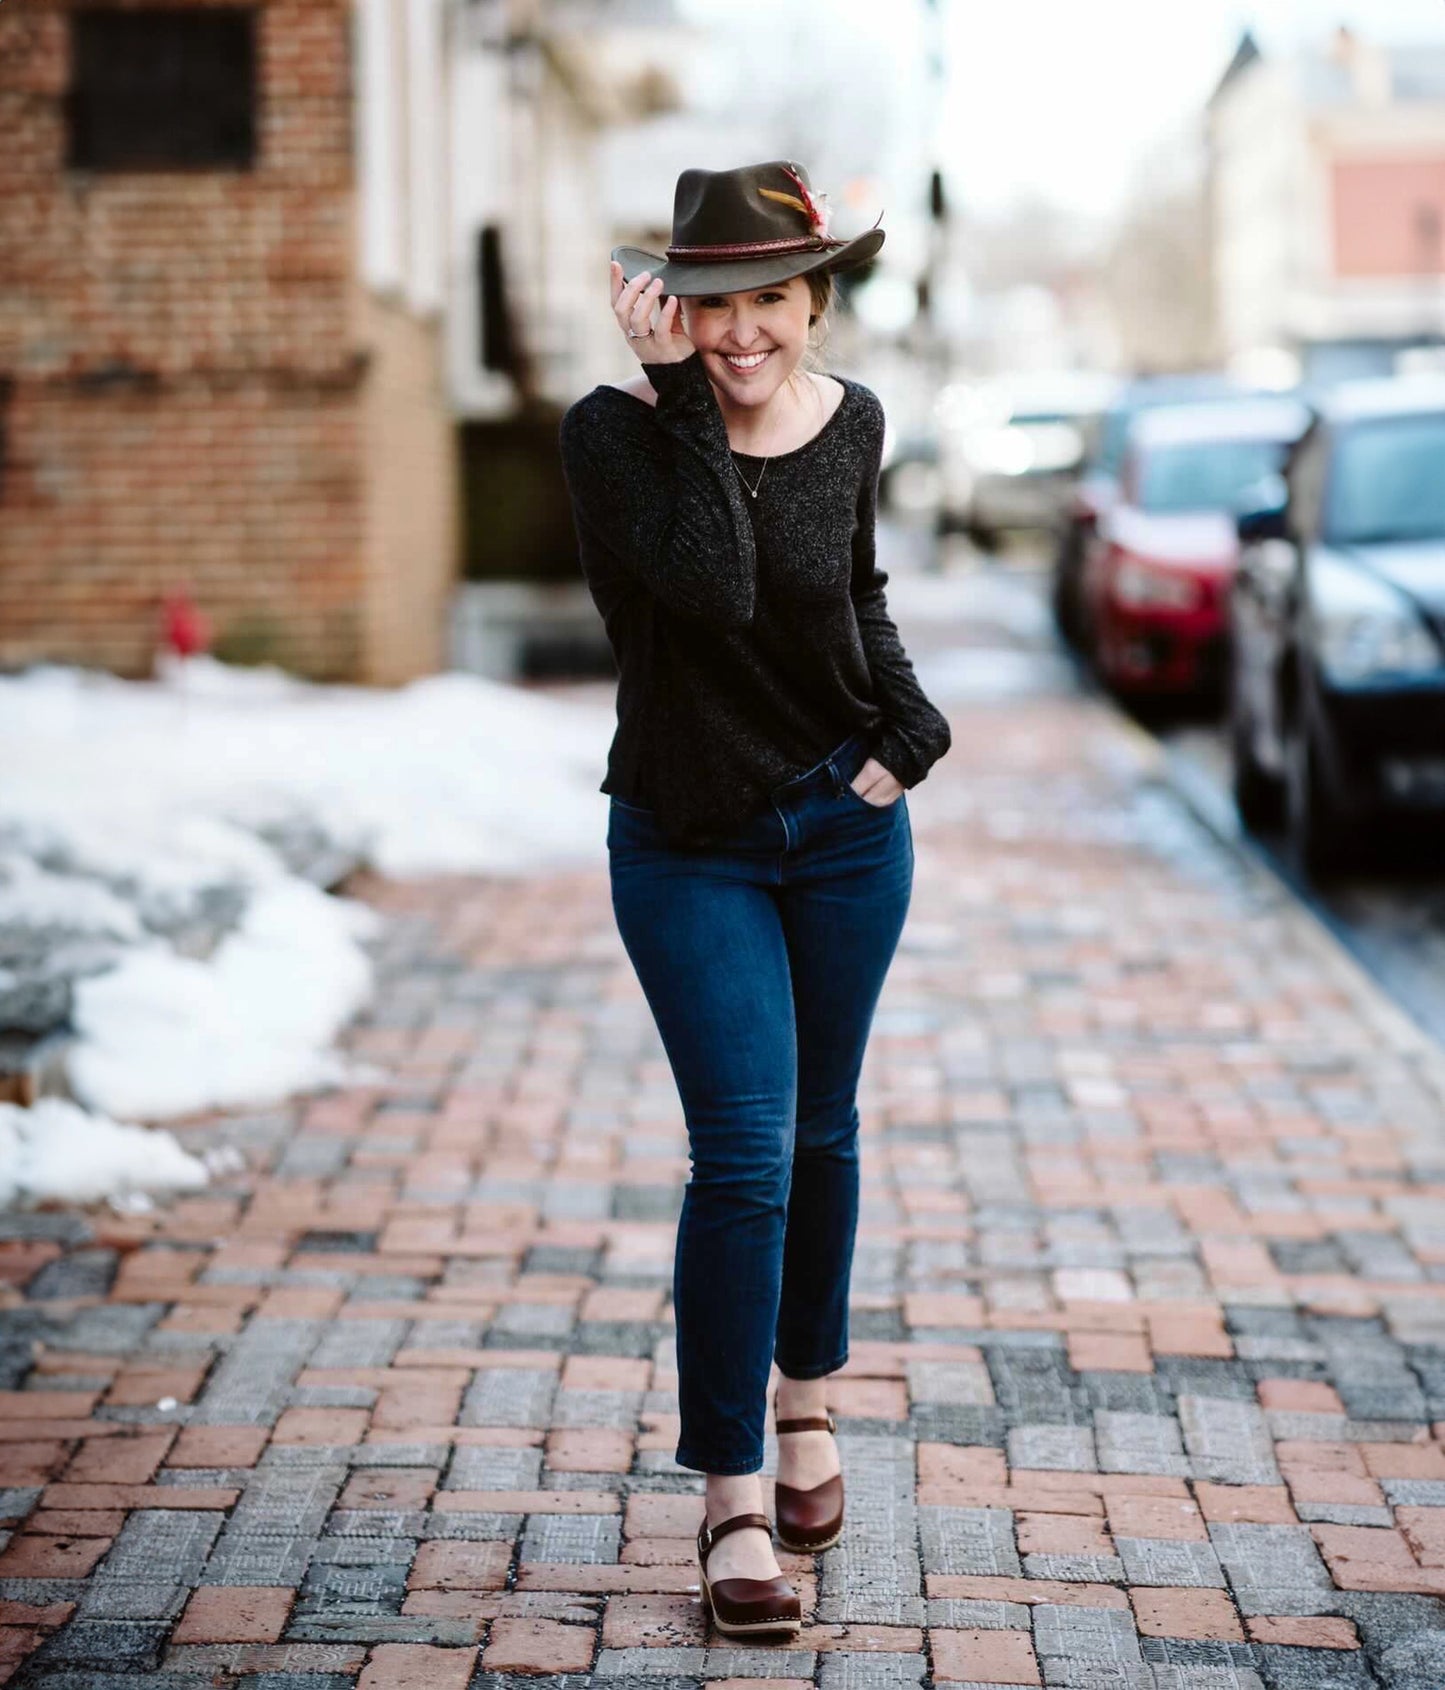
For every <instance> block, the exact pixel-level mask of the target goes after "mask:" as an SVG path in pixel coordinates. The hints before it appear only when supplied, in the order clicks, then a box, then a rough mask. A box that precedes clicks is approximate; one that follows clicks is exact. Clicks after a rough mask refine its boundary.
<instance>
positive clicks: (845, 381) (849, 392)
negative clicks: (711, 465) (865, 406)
mask: <svg viewBox="0 0 1445 1690" xmlns="http://www.w3.org/2000/svg"><path fill="white" fill-rule="evenodd" d="M829 373H830V377H831V379H832V380H833V381H836V382H841V383H842V387H843V397H842V398H841V399H840V400H839V401H838V403H837V404H836V405H835V406H834V407H833V414H832V416H830V417H829V418H828V420H827V421H826V422H825V423H824V424H823V426H822V427H821V428H820V429H819V430H818V432H817V433H816V434H814V435H812V436H811V437H810V438H809V439H807V440H805V441H804V442H803V444H802V445H801V446H794V447H793V449H792V451H790V452H773V453H771V454H770V455H769V457H768V459H767V460H766V461H767V462H770V463H782V462H784V461H785V460H786V459H788V458H796V457H799V456H801V454H802V453H804V452H806V451H808V450H810V449H811V448H812V447H814V446H816V445H817V443H818V442H819V441H820V440H821V439H822V438H823V436H824V435H825V434H826V433H827V432H828V430H829V429H830V428H832V426H833V424H834V423H836V422H837V420H838V418H839V417H841V416H842V414H843V413H844V411H846V410H847V409H848V407H849V405H851V404H852V402H853V383H852V381H851V380H850V379H849V378H848V377H847V376H840V375H833V374H832V372H829ZM608 385H609V386H610V385H611V384H610V383H609V384H608ZM613 392H614V393H620V394H621V395H622V397H623V398H624V399H630V400H631V401H632V402H633V404H634V405H644V406H646V407H647V409H648V410H649V411H651V410H652V409H654V407H653V406H652V405H650V404H648V402H647V400H646V399H639V398H638V397H637V395H636V394H635V393H628V392H627V391H626V389H625V388H621V387H614V388H613ZM728 450H729V451H730V452H731V453H732V455H733V456H734V457H735V458H742V459H743V460H744V461H745V462H747V463H751V464H760V463H762V462H764V459H763V458H762V456H761V455H760V454H759V453H757V452H739V451H738V450H737V449H736V448H735V447H732V446H729V447H728Z"/></svg>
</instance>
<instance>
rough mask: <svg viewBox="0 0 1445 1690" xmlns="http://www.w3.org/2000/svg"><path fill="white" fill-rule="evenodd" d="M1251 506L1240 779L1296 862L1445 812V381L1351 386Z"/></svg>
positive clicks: (1345, 849)
mask: <svg viewBox="0 0 1445 1690" xmlns="http://www.w3.org/2000/svg"><path fill="white" fill-rule="evenodd" d="M1314 410H1315V418H1314V421H1313V422H1312V424H1311V426H1310V428H1309V431H1308V433H1306V435H1305V436H1304V438H1303V439H1302V440H1301V441H1300V442H1299V444H1298V446H1297V447H1296V448H1295V450H1294V451H1293V453H1292V454H1291V456H1290V459H1289V463H1288V466H1287V468H1286V471H1285V474H1284V476H1283V478H1282V479H1280V480H1279V481H1277V482H1275V483H1273V484H1267V485H1266V486H1265V487H1264V488H1262V489H1260V490H1259V493H1258V495H1257V497H1256V499H1255V500H1254V508H1252V509H1250V510H1246V511H1244V512H1242V513H1241V514H1240V515H1239V517H1238V522H1237V530H1238V534H1239V537H1240V542H1241V547H1242V552H1241V561H1240V568H1239V571H1238V574H1237V576H1236V579H1235V582H1234V585H1233V590H1232V592H1231V595H1230V613H1231V618H1232V622H1233V628H1234V652H1235V657H1234V663H1233V665H1232V668H1231V681H1230V687H1229V719H1230V736H1231V740H1232V742H1233V751H1234V790H1235V796H1236V798H1237V800H1238V804H1239V810H1240V814H1241V817H1242V818H1243V819H1244V821H1245V822H1246V823H1247V824H1248V825H1249V826H1251V827H1256V828H1260V827H1265V826H1268V825H1272V824H1274V823H1276V822H1278V821H1279V820H1281V819H1283V820H1285V821H1286V822H1287V825H1288V833H1289V839H1290V842H1291V845H1292V848H1293V851H1294V853H1295V855H1296V858H1297V860H1298V862H1299V864H1300V866H1301V867H1303V868H1304V869H1305V870H1306V871H1307V872H1310V873H1321V872H1325V871H1328V870H1330V869H1338V868H1342V867H1344V866H1346V865H1347V864H1348V863H1349V861H1350V860H1351V858H1352V857H1353V856H1354V855H1355V854H1356V852H1357V850H1358V848H1359V846H1360V845H1361V844H1362V843H1363V842H1364V840H1365V838H1366V837H1367V834H1368V833H1369V831H1370V829H1371V828H1372V826H1377V825H1379V824H1381V823H1383V822H1385V821H1386V820H1387V819H1398V818H1401V817H1406V816H1410V815H1416V816H1421V815H1426V814H1429V813H1432V812H1433V813H1434V814H1436V815H1437V816H1445V376H1441V375H1419V376H1407V377H1400V378H1395V379H1389V378H1384V379H1375V380H1368V381H1366V380H1362V381H1356V382H1348V383H1341V384H1340V385H1339V386H1338V387H1336V388H1334V389H1332V390H1331V391H1329V392H1328V393H1326V394H1323V395H1321V396H1319V397H1318V398H1317V399H1316V400H1315V403H1314Z"/></svg>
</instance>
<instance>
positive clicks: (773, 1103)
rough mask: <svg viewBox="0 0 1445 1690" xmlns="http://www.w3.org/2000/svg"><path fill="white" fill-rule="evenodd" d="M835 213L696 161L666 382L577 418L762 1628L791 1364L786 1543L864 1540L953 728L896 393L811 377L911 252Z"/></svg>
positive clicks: (578, 470)
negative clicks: (918, 646) (878, 1190)
mask: <svg viewBox="0 0 1445 1690" xmlns="http://www.w3.org/2000/svg"><path fill="white" fill-rule="evenodd" d="M825 202H826V196H824V195H815V194H813V192H812V189H811V185H810V183H809V181H808V176H807V172H806V171H805V170H804V169H803V168H802V166H801V165H798V164H795V163H792V162H789V161H783V160H772V161H769V162H767V163H764V164H757V165H749V166H745V167H742V168H740V169H736V170H722V171H706V170H685V171H683V173H682V175H681V176H680V177H679V178H678V181H677V189H676V195H675V200H674V208H673V229H672V245H671V246H669V247H668V249H667V256H666V259H663V258H660V257H657V256H655V255H653V254H651V253H648V252H643V251H640V250H638V249H636V248H631V247H619V248H617V249H616V250H615V251H614V253H613V255H612V257H613V263H612V266H611V273H612V307H613V311H614V313H615V315H616V318H617V322H618V326H619V328H620V329H621V330H622V332H623V333H625V334H626V336H627V340H628V344H629V346H631V347H632V348H633V349H634V351H635V352H636V355H637V357H638V359H639V360H640V361H641V364H642V371H641V373H640V374H639V375H638V376H635V377H634V378H633V379H632V380H631V381H629V382H626V383H623V384H621V385H620V386H613V385H611V384H603V385H600V386H598V387H596V388H594V389H593V390H592V392H591V393H589V394H587V395H585V396H584V397H583V398H581V399H579V400H578V401H577V402H576V403H575V404H574V405H573V406H572V407H571V409H570V410H569V411H568V412H567V414H566V415H565V416H564V417H563V419H562V423H561V430H560V440H561V447H562V457H563V465H564V469H565V472H566V477H567V485H568V490H569V493H570V495H571V499H572V507H573V515H574V519H575V522H576V527H577V533H578V538H579V543H580V549H581V561H582V568H583V571H584V573H585V575H586V577H587V581H588V584H589V586H590V588H591V591H592V594H593V597H594V598H595V600H596V602H597V605H598V608H599V610H600V611H601V613H602V616H603V619H604V621H605V623H606V627H607V633H608V637H609V639H610V640H611V642H612V646H613V650H614V652H615V654H616V657H617V662H618V667H619V671H620V675H619V682H618V695H617V712H618V726H617V733H616V736H615V738H614V740H613V743H612V748H611V751H610V753H609V756H608V768H607V775H606V778H605V779H604V780H603V782H602V785H601V790H602V791H603V792H606V793H608V794H610V796H611V810H610V816H609V821H608V833H607V844H608V852H609V864H610V874H611V888H612V905H613V910H614V913H615V916H616V919H617V924H618V929H619V932H620V934H621V937H622V941H623V944H624V947H625V948H626V950H627V952H628V956H629V959H630V960H631V962H632V964H633V966H634V968H635V970H636V972H637V975H638V979H639V982H640V984H641V986H642V989H643V992H644V995H645V996H646V998H647V1001H648V1005H649V1008H650V1009H651V1011H652V1013H653V1016H654V1018H655V1020H656V1022H657V1027H658V1031H659V1033H660V1035H661V1038H662V1041H663V1045H664V1048H665V1050H666V1052H667V1056H668V1060H669V1063H670V1065H671V1068H672V1071H673V1074H674V1077H675V1079H676V1081H677V1086H678V1091H679V1094H680V1096H681V1099H682V1104H683V1111H684V1115H685V1117H686V1121H687V1130H688V1138H689V1147H690V1155H691V1165H692V1174H691V1179H690V1180H689V1183H688V1185H687V1187H686V1190H685V1192H684V1195H683V1204H682V1213H681V1217H680V1219H679V1222H678V1229H677V1252H676V1260H675V1266H674V1277H673V1305H674V1311H675V1315H676V1320H677V1358H678V1402H679V1411H680V1417H681V1434H680V1437H679V1440H678V1444H677V1450H676V1460H677V1461H678V1463H679V1464H680V1465H681V1466H684V1467H691V1468H696V1469H699V1470H701V1471H702V1472H703V1473H704V1474H705V1475H706V1481H705V1487H706V1506H705V1511H704V1520H703V1524H702V1527H701V1529H700V1531H699V1534H698V1565H699V1572H700V1574H701V1584H702V1592H703V1600H704V1602H705V1603H707V1604H708V1606H709V1607H710V1609H711V1611H712V1614H713V1618H714V1620H715V1622H716V1625H717V1627H718V1630H719V1631H721V1632H723V1633H725V1634H727V1635H732V1636H750V1635H752V1634H754V1633H759V1632H764V1633H766V1632H776V1633H785V1634H789V1635H791V1634H796V1632H797V1631H798V1629H799V1626H800V1623H801V1608H800V1604H799V1600H798V1596H797V1594H796V1592H795V1591H794V1590H793V1587H792V1585H791V1584H790V1583H789V1582H788V1580H787V1579H786V1578H784V1577H783V1576H782V1574H781V1572H780V1571H779V1568H778V1563H777V1560H776V1557H775V1555H774V1552H773V1545H772V1528H771V1524H770V1522H769V1519H768V1516H767V1515H766V1514H765V1513H763V1512H762V1483H761V1478H760V1469H761V1467H762V1462H763V1443H764V1422H765V1412H766V1393H767V1385H768V1378H769V1373H770V1369H771V1364H772V1363H773V1362H774V1361H776V1362H777V1364H778V1368H779V1381H778V1388H777V1395H776V1398H775V1411H776V1413H777V1414H779V1415H781V1416H782V1418H780V1419H778V1420H777V1422H776V1429H777V1433H778V1471H777V1479H776V1484H775V1490H774V1497H775V1503H776V1507H777V1514H778V1520H777V1535H778V1539H779V1541H780V1542H781V1543H782V1544H783V1545H784V1546H785V1547H786V1548H790V1549H800V1550H817V1549H825V1548H827V1547H829V1545H831V1544H833V1543H836V1542H837V1540H838V1537H839V1536H840V1534H841V1532H842V1527H843V1480H842V1472H841V1467H840V1464H839V1459H838V1452H837V1448H836V1445H835V1444H834V1442H833V1437H832V1433H833V1431H834V1422H833V1418H832V1416H831V1415H830V1414H828V1413H827V1410H826V1380H827V1375H828V1374H830V1373H832V1372H835V1371H836V1370H837V1369H838V1368H840V1367H841V1366H842V1365H843V1364H844V1362H845V1361H846V1360H847V1357H848V1282H849V1275H850V1271H851V1266H852V1256H853V1242H854V1234H855V1231H856V1227H857V1217H858V1110H857V1104H856V1091H857V1084H858V1077H859V1072H860V1070H861V1067H862V1062H863V1053H864V1047H865V1045H866V1042H867V1037H868V1029H869V1026H870V1024H871V1022H872V1018H873V1012H874V1008H875V1006H876V1004H877V1001H878V997H879V994H880V992H881V990H882V986H883V980H884V976H885V974H886V972H887V969H888V966H889V964H890V962H891V960H892V957H893V952H894V948H895V946H896V944H897V941H898V937H899V934H900V932H901V930H902V927H903V922H904V917H905V916H906V914H907V910H908V902H909V897H910V894H911V890H912V881H913V838H912V831H911V828H910V826H909V818H908V811H907V806H906V801H905V798H904V791H905V788H907V787H911V786H915V785H916V784H917V783H918V782H919V781H920V780H922V779H923V777H924V776H925V774H926V773H927V772H928V769H929V768H930V766H931V765H932V764H933V763H935V762H936V761H937V760H938V758H940V757H941V756H942V755H943V754H944V753H945V752H946V751H947V750H948V748H949V728H948V723H947V721H946V720H945V719H944V717H943V716H942V715H941V714H940V713H939V712H938V711H937V710H936V709H935V708H934V707H933V705H932V704H930V703H929V701H928V700H927V699H926V698H925V697H924V695H923V693H922V692H921V691H920V690H919V687H918V683H917V680H916V678H915V676H914V673H913V667H912V665H911V663H910V662H909V660H908V658H907V656H906V655H905V654H904V651H903V647H902V645H901V643H900V641H899V638H898V633H897V630H896V629H895V627H894V626H893V623H892V621H891V619H890V617H889V615H888V610H887V606H886V604H885V601H884V596H883V586H884V583H885V582H886V581H887V579H888V577H887V575H886V574H885V573H884V572H883V571H882V570H881V569H879V568H877V567H876V564H875V561H874V518H875V511H876V503H877V487H878V470H879V463H880V459H881V454H882V444H883V411H882V407H881V406H880V404H879V402H878V399H877V398H876V396H875V395H874V394H873V393H872V392H871V390H870V389H868V388H867V387H865V386H863V384H862V383H861V382H857V381H852V380H849V379H846V378H841V377H833V376H827V375H823V374H821V373H819V372H817V371H815V370H812V369H809V368H808V367H807V366H808V362H809V353H810V344H809V330H810V328H812V327H814V326H815V325H816V324H818V323H819V322H820V321H821V320H822V318H823V315H824V312H825V310H826V307H827V305H828V302H829V298H830V291H831V287H832V282H831V273H832V272H833V271H835V270H841V269H845V268H848V267H851V266H853V265H856V264H860V263H862V262H864V261H865V260H866V259H868V258H870V257H871V256H872V255H873V254H874V253H875V252H876V251H877V250H878V248H879V246H881V245H882V242H883V231H882V230H881V229H878V228H877V227H876V225H875V227H874V228H872V229H870V230H868V231H866V232H865V233H863V234H862V235H860V236H857V237H856V238H855V239H853V240H848V241H845V240H841V239H838V238H836V237H833V236H831V235H830V234H829V233H828V215H827V209H826V203H825ZM659 301H661V305H660V309H658V312H657V316H656V319H655V320H654V317H653V312H654V308H656V307H658V303H659ZM714 1545H715V1546H716V1547H714Z"/></svg>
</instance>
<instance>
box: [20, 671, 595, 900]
mask: <svg viewBox="0 0 1445 1690" xmlns="http://www.w3.org/2000/svg"><path fill="white" fill-rule="evenodd" d="M614 725H615V715H614V712H613V710H612V707H611V703H610V699H609V702H608V704H607V706H606V707H605V708H604V707H602V706H600V705H599V706H594V707H589V706H582V705H577V704H573V703H563V702H560V701H558V700H556V699H550V698H547V697H545V696H543V695H541V694H539V693H537V692H533V691H529V690H528V689H526V688H523V687H515V686H509V685H506V684H504V683H502V682H497V681H489V680H486V679H483V678H481V677H478V676H473V675H462V674H446V675H436V676H431V677H429V678H427V679H425V680H420V681H415V682H413V683H412V684H411V685H410V686H406V687H402V688H399V689H398V690H395V691H383V690H379V689H373V688H363V687H347V686H319V685H313V684H311V683H308V682H304V681H298V680H295V679H293V678H292V677H289V676H287V675H285V674H283V673H282V672H281V671H279V670H276V669H261V670H248V669H239V668H230V667H227V666H226V665H225V664H221V663H217V662H215V661H214V660H213V659H211V658H207V657H195V658H191V659H189V660H188V661H187V662H186V663H185V664H184V665H179V664H178V665H176V666H175V668H174V669H173V670H172V672H171V674H170V676H169V678H168V679H167V680H166V681H164V682H162V683H155V682H136V681H123V680H119V679H117V678H116V677H115V676H112V675H107V674H102V673H96V672H91V671H84V670H77V669H66V668H58V667H54V666H49V665H40V666H37V667H35V668H33V669H30V670H28V671H26V672H25V673H24V674H21V675H18V676H14V677H9V678H5V677H0V766H3V767H4V769H5V785H4V791H3V793H0V824H3V823H4V821H5V820H6V819H7V818H10V817H16V816H24V817H29V818H31V819H32V820H35V821H40V820H49V821H51V822H52V823H54V824H56V825H59V826H61V827H63V828H64V829H65V831H66V832H67V833H68V834H70V833H73V832H74V830H75V829H77V828H84V829H85V830H86V832H87V835H88V836H89V838H90V842H91V847H92V850H93V851H95V852H97V853H98V852H99V851H101V850H102V848H103V846H102V843H101V842H102V841H103V840H106V839H110V838H113V837H117V836H119V837H120V838H121V839H123V840H126V841H129V842H130V843H131V844H132V845H140V846H142V847H143V848H144V850H145V852H146V854H147V855H149V854H150V853H152V852H154V853H158V854H160V853H164V854H167V855H168V854H169V847H170V845H171V843H172V842H173V840H174V839H175V836H174V834H173V832H172V831H171V830H172V828H173V827H174V826H175V824H176V822H177V821H178V820H179V819H181V818H187V819H188V820H190V821H191V822H193V823H194V822H196V821H199V820H200V819H201V818H208V819H209V821H210V822H211V823H212V824H215V823H218V822H221V823H227V824H230V826H231V827H232V828H237V827H239V828H242V829H244V830H246V831H247V832H248V833H250V834H252V835H254V836H259V837H260V838H263V839H264V838H269V837H272V835H273V833H274V832H275V831H276V830H279V829H283V828H285V827H286V826H287V825H288V824H294V823H295V822H296V820H297V818H298V817H300V818H305V819H307V820H308V821H309V822H310V823H312V824H313V825H315V826H317V827H319V828H320V829H321V830H322V831H323V832H324V833H325V835H326V836H327V837H329V838H330V839H332V840H334V841H337V842H339V843H340V844H343V845H345V846H347V847H348V848H350V849H351V850H353V851H355V852H356V853H357V854H359V855H362V856H364V857H365V858H366V859H367V860H368V861H369V862H371V863H372V864H373V865H374V866H375V867H376V868H377V869H378V870H379V871H380V872H382V873H383V874H387V875H393V876H406V875H417V874H428V873H451V872H454V873H479V874H503V875H531V874H535V873H537V872H538V871H539V870H540V871H546V870H547V869H549V868H556V867H564V868H565V867H569V866H583V865H585V866H589V867H595V866H596V864H597V862H598V860H599V858H601V859H602V860H604V861H605V849H606V847H605V841H606V818H607V799H606V797H605V796H604V795H603V794H602V793H601V792H599V791H598V785H599V783H600V781H601V778H602V771H603V770H604V769H605V767H606V763H607V748H608V745H609V743H610V741H611V737H612V731H613V728H614ZM97 836H98V837H97ZM177 843H178V844H179V843H180V842H178V841H177ZM198 843H199V842H198V841H192V842H190V843H189V844H187V845H185V846H182V849H184V850H186V852H187V854H190V852H191V850H192V849H193V848H194V846H195V845H196V844H198Z"/></svg>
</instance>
